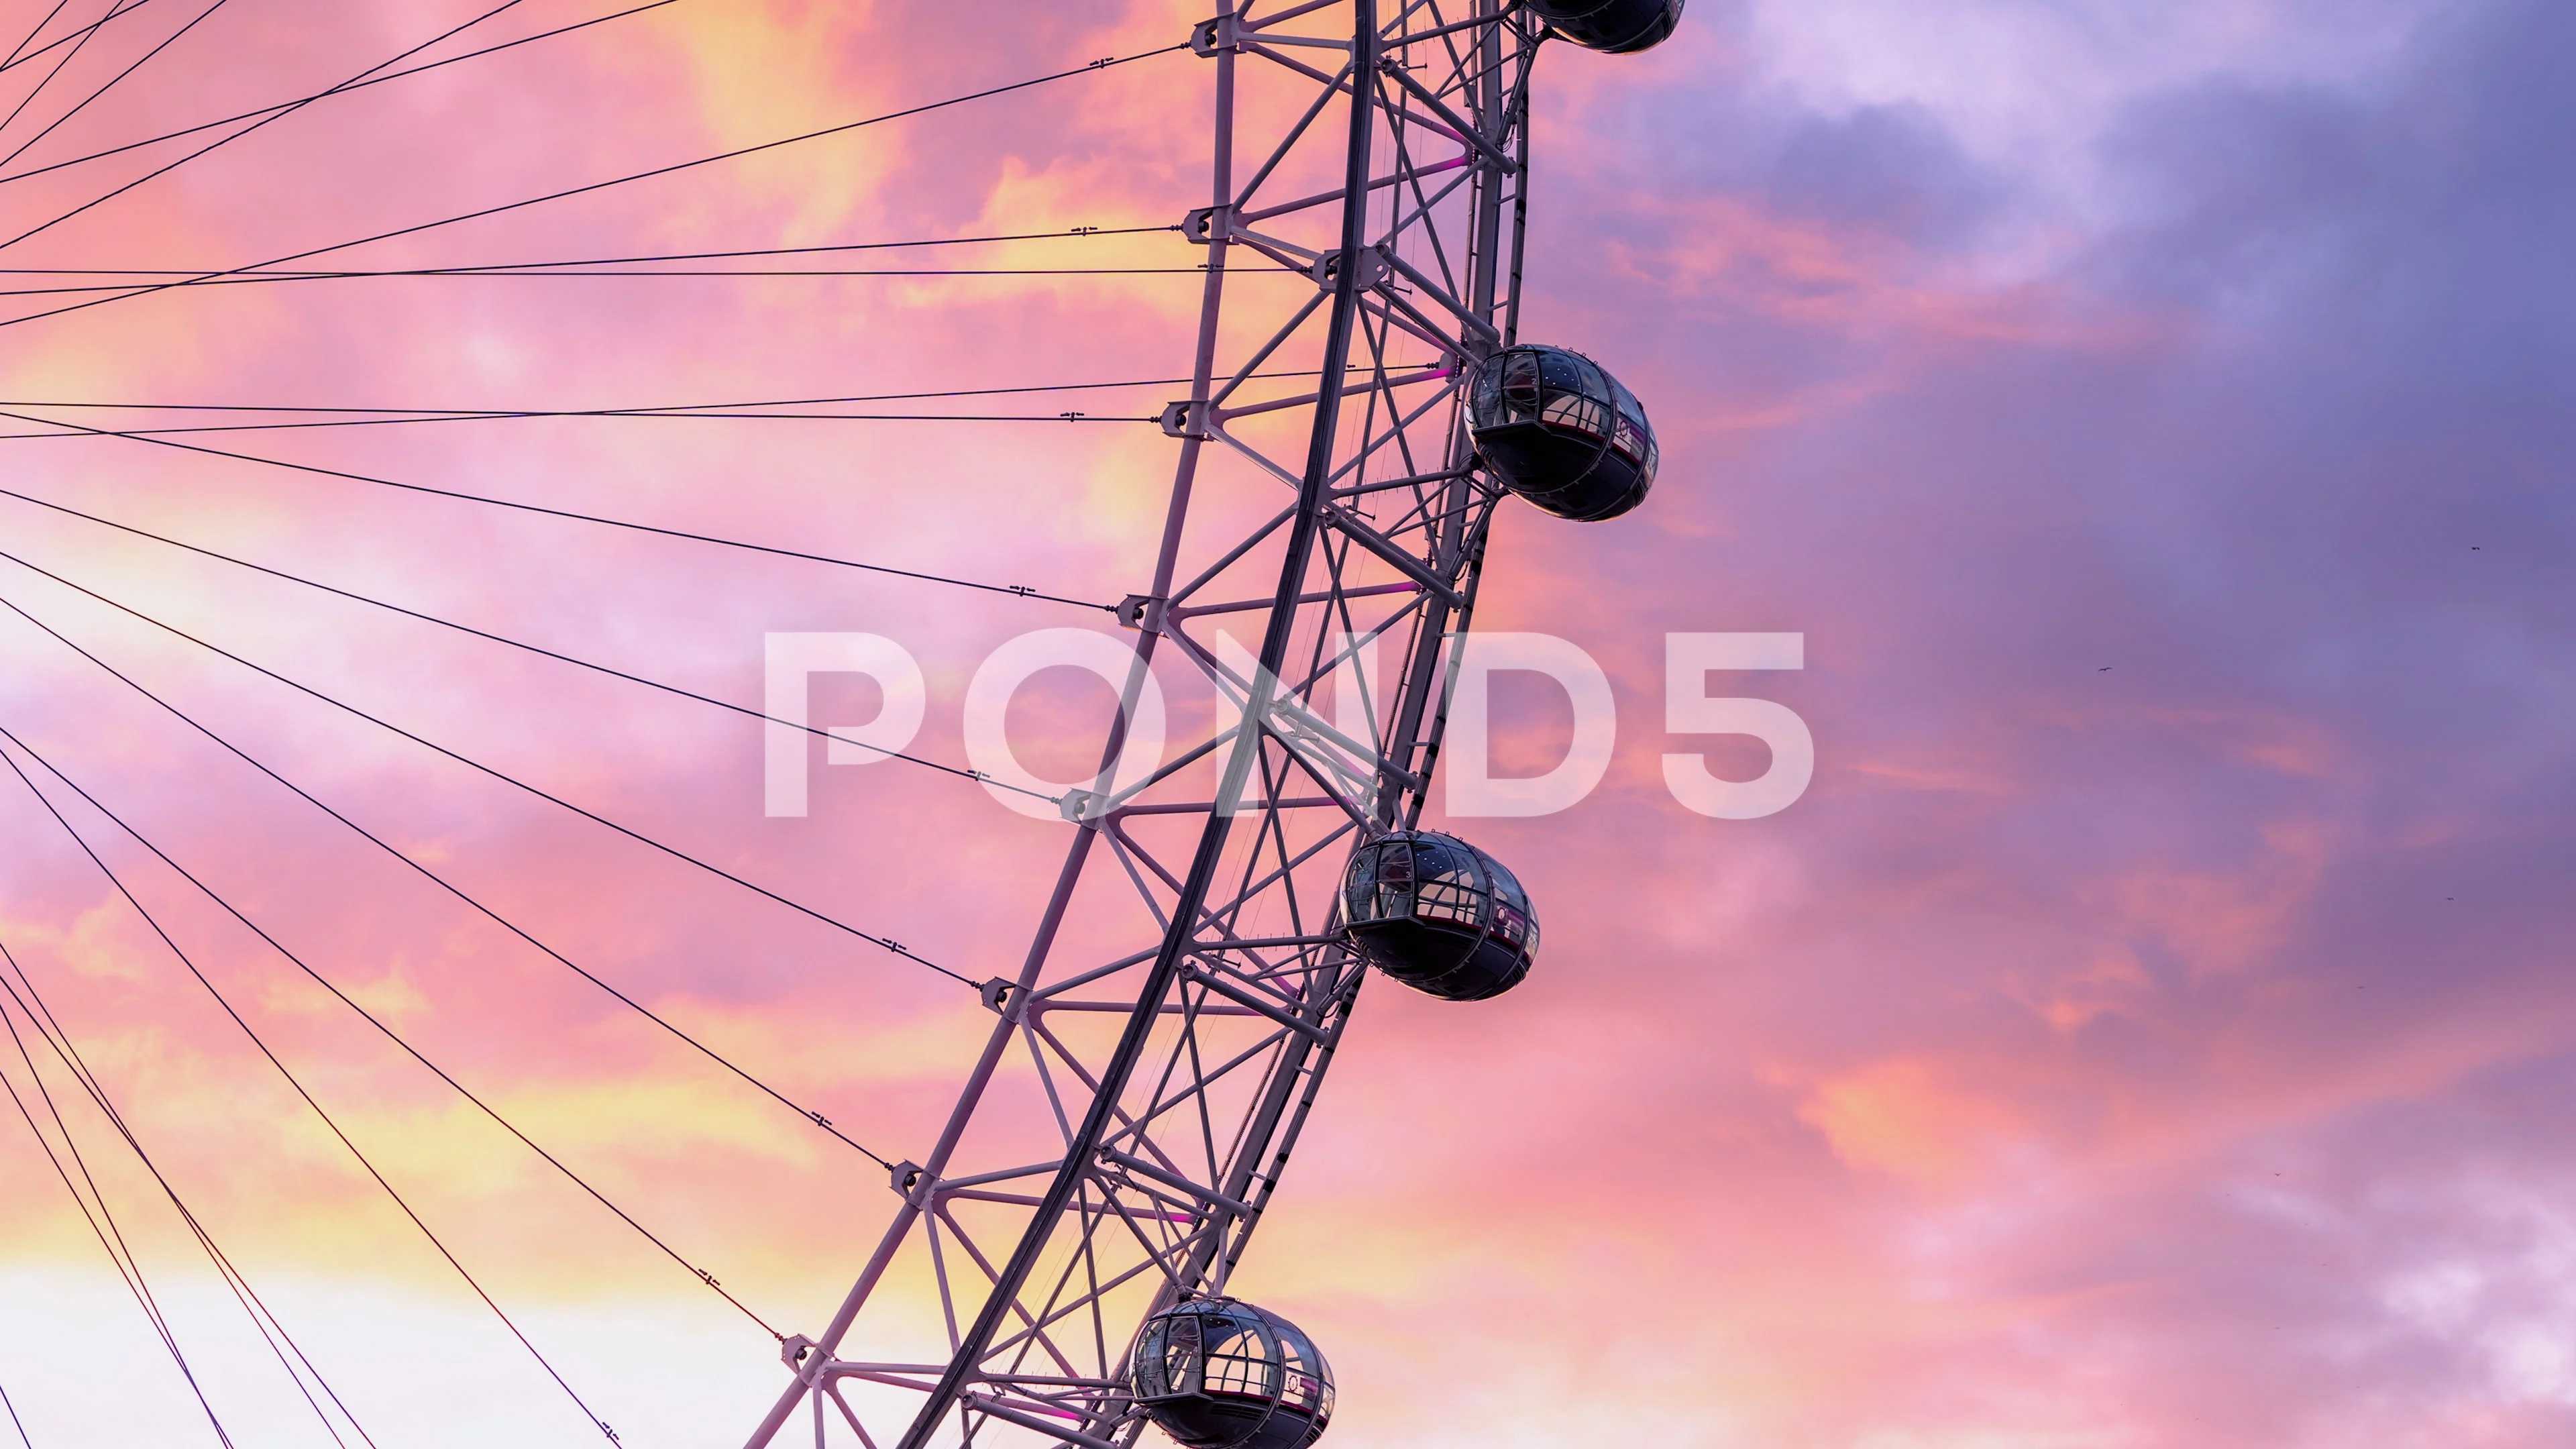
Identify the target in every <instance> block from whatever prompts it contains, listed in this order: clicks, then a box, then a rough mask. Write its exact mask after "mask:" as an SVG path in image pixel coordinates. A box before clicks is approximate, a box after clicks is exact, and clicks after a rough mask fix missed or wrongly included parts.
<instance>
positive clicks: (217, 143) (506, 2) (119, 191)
mask: <svg viewBox="0 0 2576 1449" xmlns="http://www.w3.org/2000/svg"><path fill="white" fill-rule="evenodd" d="M136 3H138V4H140V3H142V0H136ZM518 3H519V0H501V3H500V4H499V5H496V6H494V7H493V8H491V9H489V10H486V11H484V12H483V13H482V14H480V15H477V16H475V17H474V18H473V19H471V20H468V21H466V22H465V23H464V24H462V25H459V26H457V27H456V28H455V29H453V30H449V31H446V32H443V33H441V34H439V35H435V36H432V37H431V38H429V39H427V40H424V41H422V42H421V43H420V44H418V45H415V46H413V47H412V48H411V49H409V50H406V51H404V52H403V53H402V54H400V55H397V56H395V57H394V58H393V59H392V60H384V61H378V62H377V63H376V64H374V65H371V66H369V67H367V68H366V69H365V70H362V71H360V72H358V73H357V74H356V75H354V76H351V77H350V78H349V80H348V81H343V82H342V83H341V84H342V85H347V84H349V83H350V82H352V81H360V80H364V79H366V78H367V77H368V76H371V75H374V74H375V73H376V72H377V71H380V70H383V69H384V68H385V67H386V66H389V65H392V64H394V63H395V62H396V61H403V60H409V59H410V58H411V57H413V56H415V55H418V54H420V53H421V52H422V51H424V50H427V49H429V48H430V47H431V46H433V45H436V44H438V43H439V42H440V41H442V40H445V39H447V38H448V37H449V36H452V35H457V34H460V33H462V32H464V31H467V30H471V29H473V28H474V27H475V26H477V25H480V24H482V23H483V22H484V21H486V20H489V19H491V18H492V17H493V16H495V15H498V14H500V13H501V12H502V11H504V10H507V9H510V8H511V7H513V6H515V5H517V4H518ZM335 89H336V87H335ZM324 94H328V92H325V93H324ZM310 104H311V102H310V101H298V102H296V103H295V104H293V105H290V106H287V107H285V108H284V109H282V110H279V111H276V112H274V113H272V114H270V115H268V116H265V117H263V118H261V119H259V120H256V121H253V122H251V123H250V124H249V125H247V126H244V127H242V128H241V129H240V130H238V131H235V132H233V133H231V134H230V135H227V136H222V137H218V138H217V139H215V140H212V141H209V142H207V143H206V144H205V145H203V146H200V147H198V148H197V149H196V150H194V151H191V152H189V153H188V154H187V155H185V156H182V157H180V158H179V159H178V160H176V161H173V162H170V163H169V164H168V165H165V166H162V167H160V168H159V169H157V170H152V171H146V172H144V173H143V174H142V175H140V176H137V177H135V178H134V179H133V180H131V181H129V182H127V183H125V184H124V185H123V186H120V187H118V188H116V189H115V190H114V191H111V192H109V193H107V194H106V195H105V196H97V197H92V198H91V199H89V200H88V201H84V202H82V203H81V204H80V205H78V206H75V207H73V208H72V209H71V210H69V211H66V212H64V213H62V214H61V215H59V216H57V217H55V218H54V219H53V220H51V221H47V222H42V223H39V224H38V225H36V226H33V227H30V228H28V229H27V230H25V231H22V232H20V233H18V234H17V235H16V236H13V237H11V238H9V239H8V240H7V241H0V249H5V248H8V247H13V246H16V245H17V244H18V243H20V242H22V241H25V240H26V239H27V238H29V237H31V236H34V235H36V234H37V233H38V232H43V231H48V230H51V229H52V228H54V227H57V226H60V225H62V224H63V223H64V222H67V221H69V220H71V219H72V218H73V217H76V216H78V215H80V214H81V213H83V212H85V211H88V210H89V209H90V208H91V207H94V206H100V205H104V204H105V203H107V202H110V201H113V200H115V199H116V198H118V197H120V196H123V195H124V194H125V193H127V192H129V191H132V190H133V189H135V188H136V187H138V186H141V185H143V184H145V183H146V182H149V181H152V180H154V179H155V178H157V177H161V176H167V175H168V174H170V173H171V172H173V171H176V170H178V169H179V168H180V167H182V166H185V165H187V164H188V163H189V162H191V161H194V160H196V159H197V158H198V157H200V156H203V155H205V154H206V153H207V152H209V151H212V150H215V149H217V148H218V147H222V146H227V145H230V144H231V143H233V142H235V141H238V140H240V139H241V138H242V137H244V136H247V135H249V134H250V133H251V132H253V131H256V130H258V129H259V128H260V127H262V126H265V125H267V124H269V122H271V121H282V120H284V119H286V118H287V117H288V116H291V115H294V114H295V113H296V112H297V111H299V110H302V109H303V108H304V107H305V106H307V105H310ZM288 260H293V259H292V258H289V259H288ZM99 300H100V301H114V300H116V299H115V298H113V297H106V298H101V299H99ZM96 305H98V303H97V302H81V303H75V304H74V306H73V307H65V308H57V309H56V310H57V311H71V310H74V309H75V308H77V307H93V306H96ZM39 315H50V314H39ZM10 320H12V321H25V320H27V319H25V318H12V319H10ZM6 325H8V324H7V323H0V326H6Z"/></svg>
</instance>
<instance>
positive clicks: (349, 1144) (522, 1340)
mask: <svg viewBox="0 0 2576 1449" xmlns="http://www.w3.org/2000/svg"><path fill="white" fill-rule="evenodd" d="M11 738H12V739H13V741H14V739H15V737H14V736H12V737H11ZM19 748H21V749H24V748H25V745H24V744H20V745H19ZM0 761H5V762H6V763H7V764H8V766H9V770H10V773H12V774H14V775H16V776H17V777H18V778H19V780H20V781H21V782H23V783H24V784H25V785H26V787H27V789H28V790H29V791H30V792H31V793H33V794H34V795H35V797H36V799H37V800H38V801H39V802H41V803H42V804H43V805H44V807H45V811H46V813H47V814H49V815H51V816H53V817H54V820H55V822H56V823H58V824H60V825H61V826H62V828H63V832H64V833H65V834H67V835H69V836H70V837H71V838H72V842H73V843H74V844H75V845H78V846H79V847H80V849H81V853H82V854H83V855H86V856H88V857H89V858H90V863H91V864H93V865H96V866H97V867H98V869H99V873H100V874H102V875H104V876H106V877H107V881H108V884H109V885H111V886H114V887H115V888H116V893H117V894H118V895H120V896H123V897H124V898H125V903H126V904H127V905H129V906H131V907H133V908H134V913H135V914H136V915H137V916H140V917H141V918H142V919H143V924H145V925H146V926H149V927H151V928H152V934H153V935H155V936H158V937H160V938H161V944H163V945H165V946H167V947H169V948H170V954H172V955H174V956H176V957H178V958H179V964H180V965H182V966H184V967H186V968H187V969H188V974H189V975H191V976H194V977H196V978H197V982H198V984H199V985H202V986H204V987H205V988H206V991H207V993H208V994H209V995H211V996H213V997H214V998H215V1002H216V1004H217V1005H219V1006H221V1007H222V1008H223V1010H224V1014H225V1015H226V1016H229V1017H231V1018H232V1019H233V1024H234V1025H236V1026H238V1027H240V1028H241V1029H242V1034H243V1035H244V1036H247V1037H249V1038H250V1041H251V1045H253V1046H255V1047H257V1048H259V1053H260V1055H261V1056H264V1057H266V1058H268V1063H269V1065H270V1066H273V1067H275V1068H277V1074H278V1075H279V1076H281V1077H284V1078H285V1079H286V1084H287V1085H288V1086H289V1087H292V1088H294V1089H295V1095H296V1096H298V1097H300V1098H302V1099H303V1101H304V1105H305V1106H307V1107H310V1108H312V1109H313V1115H314V1116H316V1117H318V1118H320V1119H321V1121H322V1125H323V1126H325V1127H327V1128H329V1129H331V1135H332V1136H333V1137H336V1138H338V1139H339V1141H340V1145H341V1146H342V1147H345V1148H347V1149H348V1150H349V1155H350V1156H351V1157H354V1158H356V1159H357V1161H358V1165H359V1166H360V1167H363V1168H365V1169H366V1172H367V1175H368V1176H369V1177H372V1178H374V1179H375V1181H376V1186H378V1187H380V1188H383V1189H384V1191H385V1196H387V1197H389V1198H391V1199H393V1202H394V1206H396V1207H398V1208H400V1209H402V1212H403V1216H405V1217H407V1218H409V1219H411V1222H412V1226H414V1227H416V1228H418V1229H420V1233H421V1236H422V1237H424V1238H427V1239H428V1240H429V1243H430V1246H431V1247H433V1248H436V1249H437V1250H438V1254H439V1256H440V1257H442V1258H445V1259H446V1260H447V1264H448V1266H449V1267H451V1268H454V1269H455V1270H456V1274H457V1276H458V1277H460V1278H463V1279H464V1280H465V1283H466V1286H467V1287H469V1288H472V1289H473V1290H474V1295H475V1296H476V1297H478V1298H480V1299H482V1300H483V1305H484V1306H485V1307H487V1308H489V1309H491V1310H492V1313H493V1316H494V1317H496V1318H499V1319H500V1320H501V1323H502V1325H503V1326H504V1327H506V1328H508V1329H509V1330H510V1334H511V1336H512V1337H514V1338H516V1339H518V1340H519V1344H520V1346H521V1347H523V1348H525V1349H527V1351H528V1353H529V1355H530V1356H531V1357H533V1358H535V1359H536V1361H537V1364H538V1366H539V1367H541V1368H543V1369H544V1370H545V1371H546V1375H547V1376H548V1377H549V1378H552V1379H553V1380H554V1381H555V1386H556V1387H558V1388H560V1389H562V1390H563V1391H564V1394H565V1396H566V1397H568V1398H570V1399H571V1400H572V1401H573V1404H574V1405H575V1406H576V1407H578V1408H579V1409H580V1410H581V1412H582V1417H584V1418H586V1419H588V1420H590V1422H591V1423H592V1424H593V1425H595V1426H597V1427H598V1429H599V1431H600V1432H601V1433H602V1434H605V1435H607V1437H608V1438H609V1440H610V1441H611V1442H615V1440H616V1438H617V1435H616V1433H615V1432H614V1431H613V1430H611V1429H610V1428H609V1427H608V1423H607V1421H606V1420H604V1419H602V1418H600V1417H599V1415H597V1414H596V1413H593V1412H592V1411H591V1407H590V1405H589V1404H588V1403H585V1402H584V1401H583V1400H582V1397H581V1395H580V1394H578V1393H576V1392H574V1390H573V1386H572V1385H571V1384H569V1383H567V1382H565V1380H564V1376H563V1375H562V1374H560V1373H558V1372H556V1370H555V1366H554V1365H553V1364H552V1363H551V1362H549V1361H548V1360H547V1358H546V1356H545V1355H544V1354H543V1353H541V1352H539V1351H538V1349H537V1346H536V1344H534V1343H533V1342H531V1341H530V1340H529V1338H528V1336H527V1335H526V1334H525V1333H522V1332H520V1331H519V1325H518V1324H517V1323H515V1322H513V1321H512V1320H511V1318H510V1315H509V1314H507V1313H505V1312H503V1311H502V1310H501V1305H500V1304H498V1303H496V1302H494V1301H493V1300H492V1295H491V1294H489V1293H487V1292H485V1291H484V1289H483V1285H482V1283H481V1282H479V1281H477V1280H476V1278H475V1277H474V1275H473V1274H472V1273H469V1272H467V1271H466V1269H465V1265H464V1264H463V1263H461V1262H459V1261H457V1258H456V1255H455V1254H454V1253H452V1252H450V1251H448V1247H447V1244H446V1243H445V1242H443V1241H441V1240H440V1239H439V1236H438V1235H437V1234H436V1233H434V1232H432V1231H430V1227H429V1224H428V1223H426V1222H423V1221H422V1220H421V1217H420V1214H419V1213H417V1212H414V1211H413V1210H412V1206H411V1204H410V1203H409V1202H408V1201H406V1200H404V1198H403V1195H402V1194H401V1193H400V1192H398V1191H396V1190H395V1189H394V1185H393V1184H392V1183H390V1182H388V1181H386V1180H385V1175H384V1174H383V1173H381V1172H379V1171H377V1170H376V1165H375V1163H374V1162H372V1161H370V1160H369V1159H368V1157H367V1154H366V1153H364V1152H361V1151H360V1150H358V1144H357V1143H355V1142H353V1141H351V1140H350V1139H349V1134H348V1133H346V1132H343V1131H341V1130H340V1124H339V1123H338V1122H337V1121H335V1120H333V1118H332V1116H331V1114H330V1113H328V1112H326V1111H324V1110H322V1104H321V1103H320V1102H317V1101H315V1100H314V1099H313V1094H312V1093H311V1092H308V1091H306V1090H305V1089H304V1083H303V1082H301V1081H299V1080H297V1078H296V1076H295V1073H293V1072H291V1071H289V1070H287V1066H286V1063H285V1062H283V1061H280V1060H279V1059H278V1056H277V1053H275V1052H273V1051H271V1050H269V1047H268V1043H267V1042H265V1041H263V1040H261V1039H260V1035H259V1032H258V1031H257V1030H256V1029H254V1028H253V1027H252V1026H251V1024H250V1023H249V1022H248V1021H246V1020H244V1019H243V1017H242V1015H241V1013H240V1012H238V1011H235V1010H234V1009H233V1005H232V1003H231V1002H230V1001H227V1000H225V999H224V994H223V993H222V992H220V991H218V990H216V989H215V983H214V982H213V981H211V980H208V979H207V977H206V974H205V973H204V972H203V971H200V970H198V969H197V963H196V962H195V961H194V960H193V959H191V958H190V957H189V955H188V953H187V952H186V951H185V950H184V949H182V948H181V947H180V945H179V943H178V942H177V941H176V940H175V939H173V938H172V937H171V935H170V933H169V932H168V931H165V930H163V929H162V928H161V922H160V921H159V920H157V919H155V918H154V916H153V914H152V913H151V912H150V911H149V910H147V909H145V908H144V905H143V902H142V901H141V900H140V899H138V898H137V897H136V896H135V894H134V892H132V891H131V890H128V889H127V888H126V885H125V882H124V881H123V880H122V879H121V878H119V877H118V875H117V874H116V871H115V870H114V869H113V868H111V867H110V866H109V865H108V863H107V861H106V860H105V859H104V858H103V857H101V856H100V855H99V853H98V852H97V851H96V850H93V849H91V848H90V843H89V841H88V839H87V838H86V837H84V836H83V835H82V834H81V833H80V831H79V829H78V828H77V827H75V826H74V825H73V824H72V823H71V821H70V820H69V819H68V818H66V817H65V816H64V814H63V813H62V811H60V810H57V809H55V808H54V802H53V800H52V799H51V798H50V797H48V796H47V795H46V794H45V792H44V791H43V790H40V789H38V788H37V787H36V782H35V781H34V780H33V779H31V778H30V777H29V776H28V774H27V772H26V771H25V770H23V769H20V768H19V766H18V761H17V757H16V756H14V755H11V754H9V753H8V752H7V751H5V750H0Z"/></svg>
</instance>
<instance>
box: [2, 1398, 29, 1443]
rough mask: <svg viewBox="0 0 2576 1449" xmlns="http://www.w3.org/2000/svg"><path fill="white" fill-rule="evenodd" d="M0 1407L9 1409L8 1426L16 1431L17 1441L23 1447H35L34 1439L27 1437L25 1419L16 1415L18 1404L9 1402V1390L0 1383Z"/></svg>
mask: <svg viewBox="0 0 2576 1449" xmlns="http://www.w3.org/2000/svg"><path fill="white" fill-rule="evenodd" d="M0 1409H7V1410H8V1411H9V1427H10V1428H12V1429H15V1430H17V1431H18V1442H19V1444H21V1445H23V1446H24V1449H36V1441H35V1440H33V1439H30V1438H28V1437H27V1425H26V1421H25V1420H23V1419H20V1418H19V1417H18V1406H17V1405H16V1404H13V1403H11V1402H9V1390H8V1388H7V1387H6V1386H5V1385H0Z"/></svg>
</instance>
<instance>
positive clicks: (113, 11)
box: [0, 0, 152, 71]
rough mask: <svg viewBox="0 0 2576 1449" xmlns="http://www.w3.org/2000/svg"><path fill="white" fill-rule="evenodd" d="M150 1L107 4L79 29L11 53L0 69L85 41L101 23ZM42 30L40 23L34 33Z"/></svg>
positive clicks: (22, 63)
mask: <svg viewBox="0 0 2576 1449" xmlns="http://www.w3.org/2000/svg"><path fill="white" fill-rule="evenodd" d="M151 3H152V0H127V3H126V4H123V5H114V4H111V5H110V6H108V10H107V13H106V14H105V15H102V16H100V17H98V18H97V19H96V20H93V21H91V22H90V23H89V24H87V25H84V26H82V27H81V28H80V29H78V30H72V31H66V32H65V33H63V34H61V35H58V36H55V37H54V38H53V39H51V40H48V41H46V42H45V43H44V44H42V45H40V46H37V47H36V48H35V49H33V50H30V51H28V52H27V53H25V54H24V55H13V56H11V57H10V58H9V59H8V61H7V62H5V63H0V71H5V70H15V69H16V68H18V67H19V66H22V65H25V64H26V63H27V62H29V61H31V60H34V59H35V58H36V57H37V56H40V55H43V54H44V53H45V52H46V51H49V50H56V49H60V48H61V47H63V46H66V45H76V44H79V43H81V42H83V41H85V40H86V39H87V38H88V37H89V36H91V35H92V34H95V33H96V32H97V30H98V28H99V27H100V26H102V25H105V24H106V23H107V22H109V21H111V20H114V19H115V18H116V17H118V16H120V15H123V14H125V13H126V12H127V11H130V10H140V9H142V8H143V7H144V6H146V5H149V4H151ZM54 8H55V9H56V10H60V9H62V8H63V7H61V6H60V5H57V6H55V7H54ZM52 18H53V17H52V16H47V17H46V19H48V20H50V19H52ZM43 30H44V27H43V26H41V25H39V26H37V27H36V33H42V31H43ZM35 38H36V35H35V34H30V35H28V37H27V39H28V40H34V39H35ZM21 43H22V44H23V43H24V42H21Z"/></svg>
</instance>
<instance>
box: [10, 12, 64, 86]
mask: <svg viewBox="0 0 2576 1449" xmlns="http://www.w3.org/2000/svg"><path fill="white" fill-rule="evenodd" d="M70 3H71V0H54V8H53V9H51V10H48V11H46V12H45V18H44V19H42V20H39V21H37V22H36V24H35V27H34V28H33V29H31V30H29V31H28V32H27V33H26V34H25V35H24V36H22V37H20V38H19V41H18V43H17V44H16V45H13V46H10V47H9V54H8V55H7V56H5V57H0V70H7V69H8V68H9V67H11V66H13V65H16V64H17V63H18V52H20V51H22V50H25V49H26V48H27V47H28V46H31V45H33V44H35V43H36V37H37V36H39V35H42V34H44V33H45V27H46V26H48V25H51V24H53V23H54V17H55V16H57V15H60V14H62V13H63V7H64V6H65V5H68V4H70Z"/></svg>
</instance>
